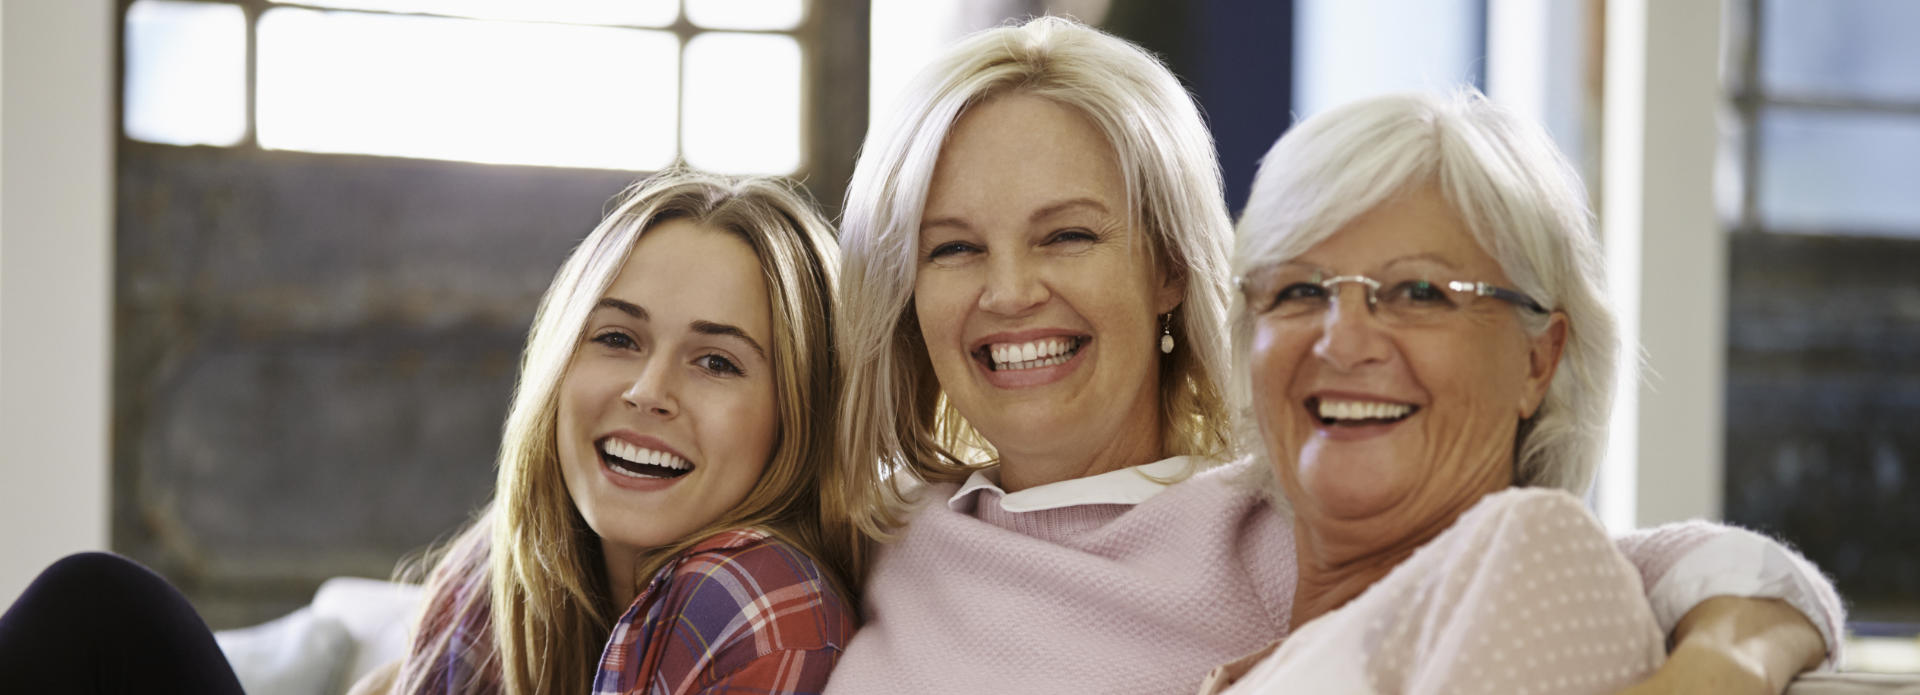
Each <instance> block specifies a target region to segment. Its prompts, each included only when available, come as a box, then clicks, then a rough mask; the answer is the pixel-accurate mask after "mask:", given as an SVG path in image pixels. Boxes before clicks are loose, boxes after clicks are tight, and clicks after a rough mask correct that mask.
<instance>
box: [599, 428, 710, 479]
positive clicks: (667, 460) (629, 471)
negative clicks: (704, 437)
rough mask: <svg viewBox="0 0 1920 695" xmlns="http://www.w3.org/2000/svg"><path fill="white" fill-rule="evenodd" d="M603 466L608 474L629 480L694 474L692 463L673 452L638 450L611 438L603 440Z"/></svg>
mask: <svg viewBox="0 0 1920 695" xmlns="http://www.w3.org/2000/svg"><path fill="white" fill-rule="evenodd" d="M596 448H598V449H599V450H600V463H601V465H604V466H606V468H607V470H610V471H613V472H614V473H617V474H619V475H623V476H626V477H629V478H651V479H672V478H678V477H681V476H684V475H686V474H688V473H692V472H693V468H694V466H693V463H692V462H690V461H688V460H686V459H684V458H681V457H679V456H677V455H675V454H673V453H672V452H667V451H659V450H656V449H648V448H645V447H641V446H638V445H636V444H633V443H631V442H628V441H625V440H622V439H618V438H615V437H608V438H606V439H602V440H600V441H599V442H598V443H597V445H596Z"/></svg>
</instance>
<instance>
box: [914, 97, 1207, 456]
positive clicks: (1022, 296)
mask: <svg viewBox="0 0 1920 695" xmlns="http://www.w3.org/2000/svg"><path fill="white" fill-rule="evenodd" d="M1130 213H1131V211H1130V210H1128V208H1127V195H1126V188H1125V184H1124V182H1123V181H1122V179H1121V175H1120V168H1119V165H1118V163H1117V161H1116V159H1115V157H1114V154H1113V149H1112V148H1111V147H1110V146H1109V145H1108V143H1107V142H1106V140H1105V139H1104V138H1103V137H1102V136H1101V134H1100V132H1099V131H1098V130H1096V129H1095V128H1094V127H1093V125H1092V124H1091V123H1090V122H1088V121H1087V120H1086V118H1085V117H1083V116H1081V115H1080V114H1079V113H1078V112H1076V111H1074V110H1072V109H1070V108H1068V107H1065V106H1061V105H1059V104H1057V103H1055V102H1052V101H1048V100H1046V99H1042V98H1039V97H1034V96H1029V95H1022V94H1012V95H1006V96H1001V97H997V98H994V99H990V100H988V101H986V102H983V103H981V104H978V105H975V106H974V107H973V108H972V109H970V110H969V111H968V112H967V114H966V115H965V116H964V117H962V118H961V119H960V121H959V122H957V123H955V124H954V127H953V130H952V132H951V133H949V135H948V138H947V143H946V145H945V147H944V148H942V149H941V151H940V161H939V164H938V165H937V166H936V167H935V168H934V172H933V180H932V183H931V185H930V187H929V189H928V191H927V204H926V211H925V215H924V217H923V218H922V220H921V229H920V244H919V271H918V275H917V277H916V279H915V284H914V295H913V297H914V311H915V312H916V316H917V318H918V323H919V326H920V331H921V338H922V339H923V340H924V341H925V344H926V346H927V354H928V357H929V359H930V360H931V362H932V363H933V369H934V373H935V375H936V376H938V377H939V379H940V387H941V388H942V389H944V390H945V392H946V395H947V398H948V401H949V402H950V403H951V404H952V406H953V407H954V408H955V409H956V410H957V411H958V412H959V413H960V415H961V416H962V417H965V418H966V419H967V422H968V423H969V424H971V425H972V426H973V428H974V429H975V430H977V431H978V432H980V434H981V435H982V436H984V437H985V438H986V439H987V441H988V442H990V443H992V444H993V446H994V448H995V449H997V450H998V451H999V454H1000V458H1001V461H1002V462H1003V464H1004V467H1003V470H1002V478H1001V485H1002V486H1004V487H1005V488H1006V489H1008V490H1017V489H1023V488H1026V487H1031V486H1033V485H1038V484H1044V483H1048V482H1055V481H1058V480H1065V479H1069V478H1076V477H1082V476H1085V475H1092V474H1096V473H1101V472H1104V471H1105V470H1111V469H1115V468H1120V467H1124V466H1130V465H1136V464H1140V463H1146V462H1148V461H1151V460H1153V459H1154V458H1157V457H1158V456H1159V454H1160V439H1161V432H1160V422H1159V416H1158V410H1159V405H1158V396H1157V386H1158V383H1159V370H1160V362H1159V360H1160V352H1159V350H1158V347H1157V345H1158V339H1159V333H1160V323H1159V320H1158V316H1159V315H1160V314H1163V313H1165V312H1167V311H1170V310H1172V309H1173V307H1174V306H1175V305H1177V304H1178V303H1179V298H1180V288H1179V287H1177V286H1175V285H1173V284H1171V283H1169V282H1167V281H1166V278H1165V274H1164V273H1162V272H1160V271H1159V270H1158V269H1157V268H1156V267H1155V265H1154V263H1153V262H1152V261H1151V260H1150V256H1149V249H1148V244H1149V240H1148V238H1147V236H1146V234H1145V233H1144V232H1142V231H1141V230H1139V229H1138V228H1136V227H1135V226H1134V225H1133V224H1132V222H1131V220H1132V219H1133V218H1134V217H1135V216H1134V215H1132V214H1130Z"/></svg>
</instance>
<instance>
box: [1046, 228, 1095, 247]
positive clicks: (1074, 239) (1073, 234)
mask: <svg viewBox="0 0 1920 695" xmlns="http://www.w3.org/2000/svg"><path fill="white" fill-rule="evenodd" d="M1099 240H1100V237H1099V236H1098V235H1096V234H1094V233H1093V232H1089V231H1087V230H1085V229H1078V228H1075V229H1063V230H1060V231H1058V232H1055V233H1054V234H1053V236H1051V237H1048V238H1047V243H1049V244H1059V243H1088V242H1094V241H1099Z"/></svg>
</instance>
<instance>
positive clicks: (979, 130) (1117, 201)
mask: <svg viewBox="0 0 1920 695" xmlns="http://www.w3.org/2000/svg"><path fill="white" fill-rule="evenodd" d="M1125 196H1126V190H1125V183H1124V181H1123V179H1122V177H1121V175H1120V165H1119V160H1118V158H1117V157H1116V156H1115V155H1114V152H1113V146H1112V145H1111V144H1110V143H1108V142H1107V139H1106V137H1105V136H1104V135H1102V134H1101V132H1100V130H1099V129H1098V128H1096V127H1094V125H1093V122H1092V121H1090V120H1088V119H1087V117H1086V116H1085V115H1083V114H1081V113H1080V112H1079V111H1078V110H1076V109H1074V108H1072V107H1069V106H1065V105H1062V104H1060V103H1058V102H1055V101H1052V100H1050V99H1046V98H1042V97H1037V96H1033V95H1030V94H1018V93H1015V94H1006V95H1001V96H997V97H993V98H991V99H988V100H986V101H984V102H981V103H979V104H976V105H974V106H973V107H972V108H970V109H968V110H967V112H966V114H965V115H963V116H962V117H961V118H960V120H959V121H958V122H956V123H954V125H953V128H952V129H951V130H950V131H949V132H948V135H947V141H946V143H945V144H944V145H943V146H942V147H941V149H940V158H939V161H938V162H937V164H936V165H935V166H934V170H933V180H932V183H931V185H930V186H929V188H928V191H927V215H928V216H929V217H932V216H936V215H951V214H965V213H970V212H971V213H980V212H990V211H1004V212H1008V213H1009V214H1012V213H1018V214H1020V215H1024V214H1025V213H1026V212H1029V211H1031V210H1032V209H1033V208H1036V207H1039V206H1043V205H1047V204H1051V203H1053V202H1057V201H1059V200H1064V199H1070V198H1076V197H1084V198H1091V199H1094V200H1099V201H1101V202H1102V203H1104V204H1105V205H1106V206H1107V208H1108V209H1109V210H1115V211H1118V210H1120V209H1121V203H1122V201H1124V200H1125Z"/></svg>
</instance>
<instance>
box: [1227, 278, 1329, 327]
mask: <svg viewBox="0 0 1920 695" xmlns="http://www.w3.org/2000/svg"><path fill="white" fill-rule="evenodd" d="M1241 289H1242V290H1243V291H1245V292H1246V300H1247V308H1248V309H1249V310H1250V311H1252V312H1253V313H1255V314H1259V315H1266V316H1275V317H1279V318H1286V317H1291V316H1299V315H1302V314H1308V313H1312V312H1314V311H1317V310H1320V309H1323V308H1325V307H1326V305H1327V293H1328V290H1327V289H1326V288H1324V287H1321V286H1320V275H1319V274H1318V273H1315V272H1312V271H1308V270H1301V269H1298V268H1289V267H1284V266H1283V267H1277V268H1268V269H1265V270H1262V271H1259V272H1256V273H1253V274H1251V275H1249V276H1248V277H1247V279H1246V281H1245V282H1244V283H1243V284H1242V288H1241Z"/></svg>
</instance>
